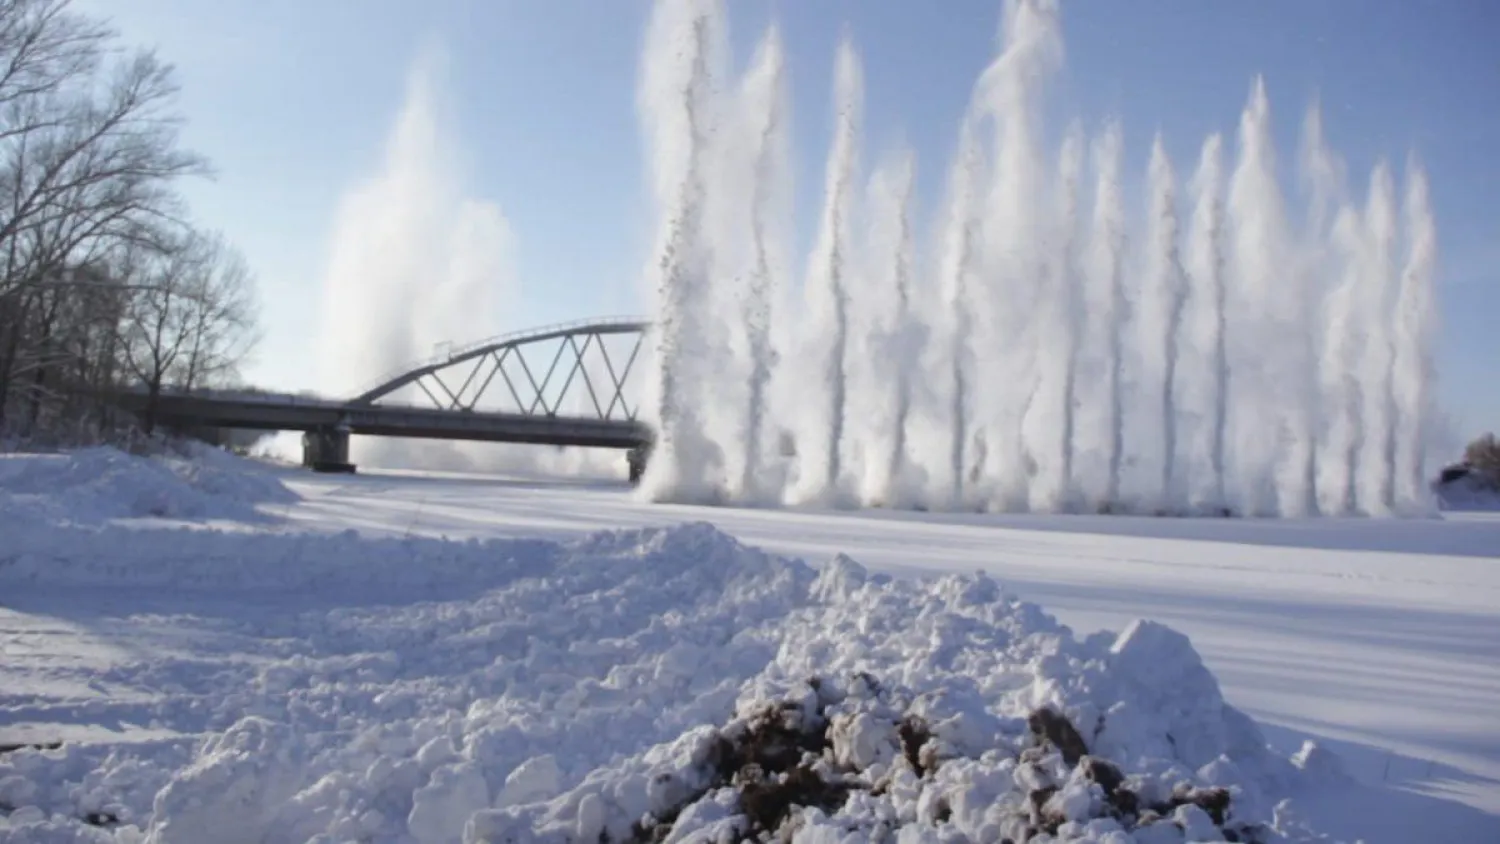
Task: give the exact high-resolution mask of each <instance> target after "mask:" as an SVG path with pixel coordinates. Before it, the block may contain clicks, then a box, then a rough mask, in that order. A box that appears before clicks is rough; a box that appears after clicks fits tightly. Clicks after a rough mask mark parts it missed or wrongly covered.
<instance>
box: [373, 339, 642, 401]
mask: <svg viewBox="0 0 1500 844" xmlns="http://www.w3.org/2000/svg"><path fill="white" fill-rule="evenodd" d="M650 327H651V323H650V322H649V321H648V320H645V319H643V318H640V317H607V318H596V319H586V320H576V321H573V322H567V323H559V324H556V325H549V326H544V327H541V328H531V329H525V330H522V331H514V332H510V333H508V334H502V335H500V336H498V337H492V338H489V339H487V340H481V341H478V342H475V343H470V344H467V345H465V346H462V347H456V348H450V349H447V350H444V351H443V352H441V353H439V354H438V355H437V356H435V357H433V358H431V359H429V360H427V361H424V362H422V363H417V364H413V365H411V366H408V367H404V368H403V369H401V370H399V371H397V372H394V373H391V374H389V375H387V376H386V377H384V378H382V379H381V381H380V383H379V384H377V385H376V386H374V387H371V388H370V389H368V390H366V391H365V392H363V393H361V394H360V395H359V396H357V397H356V398H354V399H353V400H352V401H350V402H349V407H351V408H358V407H373V406H375V405H376V403H377V402H379V401H380V400H381V399H385V398H387V397H390V396H392V395H394V394H395V393H397V392H398V391H401V390H403V389H405V388H407V387H411V386H415V387H416V388H417V390H418V392H419V393H421V394H422V395H425V396H426V398H427V399H428V400H430V401H431V402H432V404H433V406H434V407H435V408H436V409H438V410H447V411H460V412H474V411H475V409H476V407H477V406H478V405H479V404H480V402H481V401H483V400H484V398H485V396H486V395H487V394H488V392H489V391H491V390H501V391H502V393H501V396H502V398H505V397H508V398H509V399H510V400H511V401H513V402H514V404H515V406H516V408H517V412H519V413H520V414H521V415H524V416H538V417H550V418H561V417H565V416H568V415H567V414H563V413H562V412H561V411H562V409H563V405H564V404H565V403H570V402H568V399H569V398H570V397H573V398H574V399H575V401H573V402H571V403H575V404H576V403H579V402H577V401H576V399H577V398H579V397H583V398H586V401H584V402H582V404H583V406H584V407H585V408H586V409H587V410H591V411H592V412H593V415H588V413H587V412H585V414H584V416H583V418H589V419H598V420H601V421H612V420H620V421H626V422H635V421H636V416H637V414H638V413H639V408H638V407H636V406H633V405H632V404H631V403H630V400H629V398H628V397H627V396H626V394H625V387H626V384H627V382H628V381H629V379H630V375H631V372H632V371H633V369H634V367H635V366H636V365H637V363H638V361H639V360H640V357H641V351H642V347H643V346H644V344H645V338H646V334H647V333H648V331H649V330H650ZM607 337H625V338H627V343H626V347H628V349H629V351H628V352H622V348H624V347H619V346H617V347H616V349H615V351H614V352H613V353H611V351H610V349H609V347H608V345H607V344H606V343H605V338H607ZM552 344H555V349H551V348H548V347H549V346H550V345H552ZM542 349H548V350H550V351H551V352H552V354H551V355H550V360H547V362H546V363H545V367H543V366H542V365H540V362H539V361H536V360H534V359H533V360H528V359H527V353H528V352H531V353H532V354H533V355H535V354H536V352H537V351H538V350H542ZM591 352H592V353H594V354H595V355H596V357H595V360H598V361H602V363H603V371H602V372H600V371H598V370H596V371H595V372H594V373H593V374H591V373H590V372H589V367H588V366H587V365H586V362H587V361H588V360H589V359H590V358H589V355H590V353H591ZM547 357H548V356H545V355H544V358H543V359H544V360H546V359H547ZM533 363H536V364H538V365H537V366H533ZM539 375H540V378H539V377H538V376H539ZM558 379H560V380H558ZM599 382H607V383H599ZM554 389H555V390H556V391H555V392H553V390H554ZM571 418H577V414H573V415H572V417H571Z"/></svg>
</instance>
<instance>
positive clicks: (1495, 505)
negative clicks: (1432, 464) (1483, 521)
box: [1433, 472, 1500, 513]
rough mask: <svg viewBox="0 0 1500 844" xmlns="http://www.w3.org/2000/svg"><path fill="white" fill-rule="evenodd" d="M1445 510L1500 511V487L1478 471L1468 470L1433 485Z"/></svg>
mask: <svg viewBox="0 0 1500 844" xmlns="http://www.w3.org/2000/svg"><path fill="white" fill-rule="evenodd" d="M1433 492H1434V493H1435V494H1436V495H1437V498H1438V503H1439V504H1440V506H1441V507H1442V509H1444V510H1450V511H1469V512H1475V511H1477V512H1485V513H1489V512H1500V489H1497V487H1496V485H1495V484H1494V483H1493V482H1491V481H1489V480H1487V479H1485V478H1484V477H1482V476H1481V475H1480V474H1479V473H1478V472H1468V473H1466V474H1463V475H1461V476H1459V477H1457V478H1454V479H1453V480H1450V481H1448V482H1447V483H1437V484H1434V485H1433Z"/></svg>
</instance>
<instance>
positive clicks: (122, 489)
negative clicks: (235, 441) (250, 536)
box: [0, 446, 298, 524]
mask: <svg viewBox="0 0 1500 844" xmlns="http://www.w3.org/2000/svg"><path fill="white" fill-rule="evenodd" d="M297 500H298V496H297V494H296V493H295V492H292V491H291V490H290V489H288V488H287V487H286V486H285V485H284V484H283V483H282V482H281V481H280V479H278V478H277V477H275V475H274V474H272V473H270V472H269V471H267V470H266V469H265V468H263V467H260V466H258V465H257V464H255V463H254V462H253V461H250V460H245V459H243V458H239V457H236V456H234V455H231V454H228V453H226V452H223V451H220V450H218V449H213V448H208V447H190V448H184V449H182V453H181V454H168V455H160V456H153V457H139V456H135V455H132V454H127V453H126V452H123V451H120V450H119V449H115V448H111V447H107V446H104V447H98V448H88V449H80V450H76V451H69V452H64V453H60V454H7V455H0V518H4V519H6V521H14V522H19V521H25V520H35V519H40V520H43V521H47V522H50V523H55V524H66V523H77V524H90V523H94V524H97V523H100V522H106V521H109V520H111V519H121V518H161V519H176V520H210V519H226V520H235V521H258V520H263V519H264V518H265V516H264V514H263V513H262V512H261V511H260V510H258V509H257V507H258V505H266V504H289V503H292V502H295V501H297Z"/></svg>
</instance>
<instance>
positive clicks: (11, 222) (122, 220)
mask: <svg viewBox="0 0 1500 844" xmlns="http://www.w3.org/2000/svg"><path fill="white" fill-rule="evenodd" d="M177 95H178V87H177V83H176V81H175V78H174V73H173V69H172V67H171V65H169V64H167V63H165V62H163V61H162V60H161V59H160V58H158V57H157V56H156V54H155V53H154V52H153V51H151V50H142V49H133V48H129V47H127V46H125V45H122V44H121V43H120V38H119V36H118V33H117V32H115V31H114V30H113V29H112V28H111V27H110V26H109V25H108V24H107V23H106V22H104V21H101V20H98V19H95V18H93V17H90V16H88V15H85V14H83V13H80V12H78V11H76V10H74V9H73V7H72V3H71V0H0V439H15V438H21V439H43V438H47V439H55V440H59V441H74V442H76V441H87V440H97V439H100V438H108V437H110V436H112V435H113V434H115V433H118V432H120V431H121V430H124V429H125V428H126V426H129V425H133V424H135V423H136V422H137V421H138V422H139V423H140V424H141V425H142V426H143V427H144V428H145V429H146V432H147V433H150V432H151V429H152V428H153V427H154V424H155V423H154V419H153V416H154V414H153V413H152V412H151V411H150V410H148V411H147V412H146V413H145V414H144V416H143V418H141V419H140V420H133V419H125V418H122V417H121V416H120V414H118V413H117V412H115V411H114V410H113V409H112V406H111V403H110V401H109V397H110V395H111V394H112V393H113V392H115V391H118V390H121V389H142V390H145V391H146V392H147V393H148V394H149V395H150V397H151V401H150V402H148V406H152V407H154V402H155V398H156V397H157V396H158V395H160V393H161V391H162V390H164V389H169V388H172V389H175V388H186V389H192V388H198V387H206V386H221V385H224V384H226V383H229V382H232V381H233V380H234V379H235V378H236V377H237V372H236V370H237V367H238V365H239V364H240V363H242V362H243V361H244V360H245V357H246V355H247V354H248V353H249V351H250V350H251V348H252V346H253V345H254V342H255V340H256V305H255V298H254V278H253V276H252V274H251V272H250V270H249V268H248V267H247V266H246V264H245V261H244V260H243V258H242V257H241V256H240V255H239V253H238V252H236V251H235V249H234V248H233V247H232V246H231V245H229V244H228V243H226V242H225V240H224V238H223V237H222V236H221V235H218V234H216V233H213V232H209V231H204V230H202V229H200V228H199V227H198V226H196V225H194V224H193V222H192V221H191V220H190V218H189V215H188V210H187V208H186V205H185V203H184V201H183V198H182V196H181V194H180V193H179V192H178V185H179V184H180V182H181V181H182V180H183V179H185V178H189V177H198V176H207V175H209V174H210V168H209V165H208V162H207V161H206V160H205V159H204V158H203V157H201V156H199V155H197V154H195V153H193V152H191V151H189V150H186V149H184V148H183V146H182V145H181V142H180V130H181V126H182V118H181V116H180V115H179V114H178V113H177V112H176V110H175V108H176V103H177Z"/></svg>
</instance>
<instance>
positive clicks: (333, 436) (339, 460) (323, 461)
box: [302, 426, 354, 472]
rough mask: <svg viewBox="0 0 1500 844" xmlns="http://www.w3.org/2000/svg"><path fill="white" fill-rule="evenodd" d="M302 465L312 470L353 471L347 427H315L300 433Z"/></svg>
mask: <svg viewBox="0 0 1500 844" xmlns="http://www.w3.org/2000/svg"><path fill="white" fill-rule="evenodd" d="M302 465H303V466H306V467H308V468H310V469H312V470H313V471H314V472H353V471H354V464H353V463H350V462H349V429H348V428H344V427H342V426H340V427H337V428H316V429H314V430H311V431H308V432H307V433H305V434H303V435H302Z"/></svg>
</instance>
